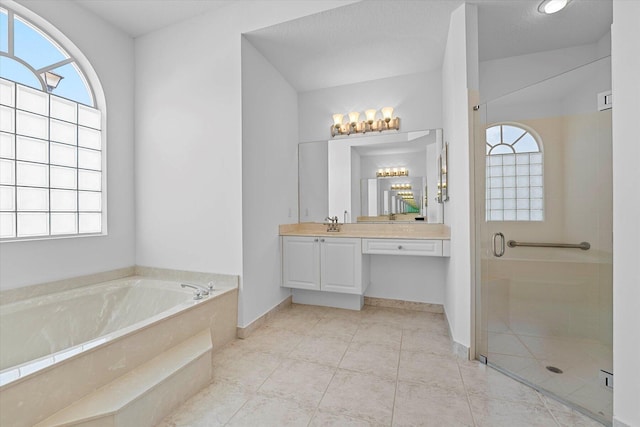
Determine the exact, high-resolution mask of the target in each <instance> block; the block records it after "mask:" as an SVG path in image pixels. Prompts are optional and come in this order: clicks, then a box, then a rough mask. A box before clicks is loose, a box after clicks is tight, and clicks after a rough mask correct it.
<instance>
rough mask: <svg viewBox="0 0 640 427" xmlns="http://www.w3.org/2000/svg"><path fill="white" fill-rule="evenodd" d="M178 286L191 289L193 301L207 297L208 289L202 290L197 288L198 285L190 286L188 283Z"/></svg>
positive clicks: (200, 287)
mask: <svg viewBox="0 0 640 427" xmlns="http://www.w3.org/2000/svg"><path fill="white" fill-rule="evenodd" d="M180 286H181V287H183V288H191V289H193V290H194V292H193V299H202V296H203V295H204V296H207V295H209V289H207V288H204V287H202V286H198V285H190V284H188V283H180Z"/></svg>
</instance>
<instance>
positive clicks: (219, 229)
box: [135, 1, 346, 325]
mask: <svg viewBox="0 0 640 427" xmlns="http://www.w3.org/2000/svg"><path fill="white" fill-rule="evenodd" d="M344 4H346V2H341V1H317V2H305V1H270V2H268V3H267V2H233V3H232V4H230V5H228V6H226V7H224V8H222V9H216V10H215V11H212V12H210V13H206V14H203V15H200V16H198V17H196V18H194V19H191V20H188V21H184V22H181V23H178V24H175V25H172V26H170V27H166V28H163V29H161V30H158V31H156V32H153V33H150V34H147V35H145V36H142V37H140V38H138V39H136V45H135V48H136V106H135V111H136V153H135V158H136V161H135V167H136V192H137V195H138V197H137V201H136V202H137V203H136V208H137V216H136V260H137V263H138V264H139V265H146V266H155V267H164V268H175V269H185V270H195V271H205V272H215V273H226V274H238V275H243V274H244V273H245V272H244V271H243V266H242V262H243V249H244V248H243V214H244V210H246V215H259V214H262V215H266V216H267V217H268V218H269V219H268V221H269V222H271V221H273V220H274V219H275V218H281V210H280V209H281V207H279V206H275V204H268V205H263V206H254V205H252V204H250V205H249V206H243V196H242V191H241V189H242V188H243V182H242V180H243V164H242V161H243V157H242V132H243V125H242V92H241V91H242V82H241V78H242V73H241V34H242V33H245V32H248V31H252V30H255V29H258V28H262V27H265V26H269V25H274V24H277V23H280V22H284V21H286V20H290V19H295V18H298V17H301V16H305V15H309V14H312V13H317V12H320V11H323V10H326V9H331V8H334V7H338V6H341V5H344ZM273 114H277V112H273ZM280 120H286V122H287V123H290V122H291V121H295V120H296V118H295V117H290V116H289V117H286V118H280ZM247 125H248V126H251V123H247ZM279 131H280V130H279ZM267 144H268V143H267ZM294 152H295V151H294ZM293 162H294V163H293V164H295V155H294V160H293ZM267 166H268V165H267V164H264V167H265V168H266V167H267ZM294 167H295V166H294ZM263 172H264V173H268V171H267V170H266V169H265V170H264V171H263ZM285 185H288V184H285ZM294 194H295V190H294ZM289 206H290V204H289V203H288V202H287V208H286V209H287V210H286V212H287V217H288V207H289ZM294 206H295V205H294ZM294 214H295V213H294V212H292V218H295V216H293V215H294ZM271 233H272V236H275V235H277V228H274V229H272V230H271ZM248 256H249V257H253V256H254V255H253V253H251V252H249V254H248ZM271 268H275V267H273V266H272V267H271ZM246 273H247V274H249V276H250V277H255V275H254V276H251V275H252V274H257V273H255V272H253V271H252V272H249V271H247V272H246ZM270 280H272V279H270ZM252 286H254V285H252ZM269 289H270V290H269V291H267V293H268V294H269V298H268V299H267V300H265V301H272V300H277V299H278V298H280V296H281V294H280V292H281V291H280V290H279V289H274V288H273V284H271V283H270V284H269ZM241 292H243V289H242V288H241ZM258 292H260V291H258ZM260 296H261V294H256V297H257V298H260ZM243 298H244V297H243ZM243 301H244V302H243V309H242V314H241V318H240V319H239V320H240V323H241V324H242V325H245V324H247V323H249V322H250V321H251V320H253V319H254V318H255V317H257V316H259V315H260V314H262V313H261V310H262V307H261V304H262V303H256V304H255V305H254V303H253V302H248V301H247V300H243ZM245 303H246V304H245Z"/></svg>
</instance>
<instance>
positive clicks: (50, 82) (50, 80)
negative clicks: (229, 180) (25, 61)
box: [40, 71, 64, 93]
mask: <svg viewBox="0 0 640 427" xmlns="http://www.w3.org/2000/svg"><path fill="white" fill-rule="evenodd" d="M40 77H42V80H44V83H45V84H46V85H47V92H49V93H51V92H53V90H54V89H55V88H57V87H58V85H59V84H60V80H62V79H64V77H63V76H61V75H59V74H56V73H52V72H51V71H45V72H44V73H42V74H40Z"/></svg>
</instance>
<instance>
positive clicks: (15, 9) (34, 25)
mask: <svg viewBox="0 0 640 427" xmlns="http://www.w3.org/2000/svg"><path fill="white" fill-rule="evenodd" d="M0 9H2V12H5V13H6V16H7V20H8V21H7V31H8V32H10V34H11V36H10V37H8V38H9V40H8V43H7V50H6V51H1V52H0V55H2V56H5V57H9V58H11V59H13V60H16V61H17V62H19V63H21V64H22V65H24V66H26V67H27V68H28V69H29V70H30V71H31V72H32V73H33V74H34V76H35V77H36V79H38V81H39V82H40V84H41V86H42V87H41V88H39V89H38V88H34V87H32V86H30V85H24V84H22V83H20V82H14V93H13V96H14V100H13V107H9V108H13V109H14V111H13V113H14V114H15V116H14V118H13V120H14V122H13V123H14V129H13V132H12V133H13V138H14V140H13V142H14V145H13V159H10V160H12V161H13V172H14V180H13V184H10V185H8V186H9V187H12V189H10V190H9V191H13V193H12V194H13V210H5V211H3V213H12V214H13V215H14V219H13V221H14V224H13V226H14V227H15V228H14V233H13V236H10V237H3V238H0V242H2V243H5V242H22V241H31V240H51V239H69V238H78V237H96V236H106V235H108V227H107V144H106V139H107V138H106V102H105V96H104V92H103V89H102V86H101V84H100V80H99V79H98V77H97V74H96V72H95V70H94V69H93V67H92V66H91V64H90V63H89V61H88V60H87V58H86V57H85V56H84V55H83V54H82V52H81V51H80V50H79V49H78V48H77V47H76V46H75V44H74V43H73V42H71V41H70V40H69V39H68V38H67V37H65V36H64V35H63V34H62V33H61V32H60V31H59V30H58V29H57V28H55V27H54V26H53V25H52V24H50V23H49V22H47V21H45V20H44V19H43V18H42V17H40V16H38V15H36V14H35V13H33V12H31V11H29V10H28V9H26V8H24V7H22V6H21V5H18V4H12V6H11V7H8V6H7V5H2V6H0ZM15 19H18V20H20V21H21V22H22V23H23V24H26V25H28V26H29V27H30V29H33V30H35V31H37V32H38V34H39V35H41V36H42V37H43V38H44V39H45V40H46V41H48V42H50V43H51V44H52V46H53V47H54V48H56V49H57V50H59V51H60V52H61V53H62V54H63V55H64V56H66V59H65V60H63V61H58V62H56V63H54V64H49V65H47V66H45V67H41V68H39V69H35V68H34V67H33V66H31V65H29V64H28V63H27V62H26V61H24V60H23V59H21V58H19V57H16V56H15V55H14V51H15V49H14V48H13V44H12V42H13V38H14V37H13V34H12V33H11V31H13V30H14V25H13V20H15ZM66 64H72V65H73V66H74V68H75V70H76V72H77V74H78V76H79V77H80V79H81V80H82V83H84V86H85V88H86V89H87V93H88V96H89V98H90V100H91V102H92V103H93V105H89V104H87V103H86V102H84V100H74V99H69V98H67V97H64V96H59V95H57V94H55V91H53V92H52V93H50V92H49V91H48V90H47V88H46V84H45V82H44V80H43V79H42V77H41V75H40V74H41V73H43V72H44V71H48V70H55V68H58V67H60V66H63V65H66ZM85 70H86V71H85ZM0 78H3V79H4V80H9V81H12V80H10V79H7V78H6V77H2V76H0ZM18 86H24V87H26V88H28V89H30V90H35V91H39V92H42V93H44V94H47V103H48V104H49V105H48V107H49V109H48V111H47V115H46V116H42V117H46V120H47V126H48V132H47V139H46V151H47V162H46V165H47V169H48V170H49V169H50V168H51V167H54V168H55V167H60V165H57V164H52V162H51V152H50V150H51V147H52V144H58V142H56V141H53V140H52V137H51V134H50V133H49V131H50V129H51V123H52V120H57V121H61V120H60V118H58V117H54V116H53V115H52V112H51V108H50V107H51V103H52V98H53V97H57V98H59V99H61V100H65V101H67V102H71V103H73V104H75V105H74V108H76V110H75V114H76V123H75V130H76V135H75V146H74V145H71V146H72V147H74V149H75V166H70V167H68V169H71V170H73V171H74V174H75V188H69V189H68V190H70V191H73V192H75V197H76V203H75V206H74V209H75V210H69V211H58V210H52V199H51V192H52V191H54V192H55V191H56V190H58V189H57V188H55V187H52V185H51V181H50V180H49V178H47V182H46V184H47V185H46V187H38V188H44V189H46V190H47V192H48V197H47V199H46V210H41V211H40V212H41V213H45V214H46V215H47V221H48V225H47V230H46V232H47V234H39V235H30V236H19V235H18V230H17V227H18V223H17V221H18V217H17V215H18V213H19V212H26V210H24V209H22V210H18V205H17V202H18V188H22V187H25V188H26V187H28V186H23V185H18V181H17V179H16V178H17V177H16V174H17V165H18V163H19V162H22V160H19V159H18V152H17V148H18V147H17V143H18V138H19V137H20V135H19V134H18V128H17V123H16V117H17V114H18V111H23V110H21V109H20V108H19V106H18V104H17V96H18V95H17V94H18V89H17V88H18ZM84 106H86V107H84ZM81 108H90V109H92V110H97V111H98V112H99V113H100V118H99V126H97V125H96V126H91V127H87V128H88V129H94V130H97V131H99V132H100V137H99V141H100V147H99V149H93V151H94V152H97V153H99V155H100V157H101V158H100V169H99V170H98V169H92V170H93V171H97V172H99V174H100V179H99V182H100V189H99V190H87V191H93V192H94V193H98V192H99V193H100V206H99V208H100V210H99V211H98V210H93V211H90V213H92V214H98V213H99V215H100V217H99V220H100V226H101V227H100V229H99V231H91V232H81V231H80V230H81V227H80V218H81V214H83V213H84V211H83V210H81V205H80V203H79V199H80V197H81V194H82V195H84V193H82V192H83V191H85V189H83V188H81V183H80V180H79V178H78V177H79V173H80V171H82V170H84V168H82V167H80V165H79V155H80V153H81V152H83V153H84V150H85V149H86V150H91V148H90V147H86V146H82V145H81V144H80V143H79V141H78V130H79V129H80V128H81V127H84V126H87V125H82V123H80V122H79V120H80V119H79V114H80V113H79V111H80V109H81ZM96 120H98V119H96ZM62 121H64V120H62ZM96 123H97V122H96ZM9 134H11V132H9ZM10 138H11V137H10ZM38 141H40V142H43V141H45V140H44V139H42V138H39V139H38ZM91 154H95V153H93V152H92V153H91ZM3 158H4V157H3ZM27 162H28V161H27ZM33 163H38V162H33ZM94 165H95V166H93V167H96V168H97V164H95V163H94ZM48 175H49V176H50V175H51V173H50V172H48ZM96 182H97V181H96ZM5 194H7V193H5ZM94 200H95V199H94ZM96 202H97V200H96ZM52 212H53V213H54V214H55V213H57V212H67V213H72V214H74V215H75V232H73V233H68V234H52V229H51V222H52ZM94 218H96V217H95V216H94ZM96 220H97V219H96Z"/></svg>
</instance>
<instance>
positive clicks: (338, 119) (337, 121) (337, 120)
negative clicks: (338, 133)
mask: <svg viewBox="0 0 640 427" xmlns="http://www.w3.org/2000/svg"><path fill="white" fill-rule="evenodd" d="M342 117H344V116H343V115H342V114H334V115H333V125H334V126H335V127H337V128H339V127H340V126H342Z"/></svg>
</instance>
